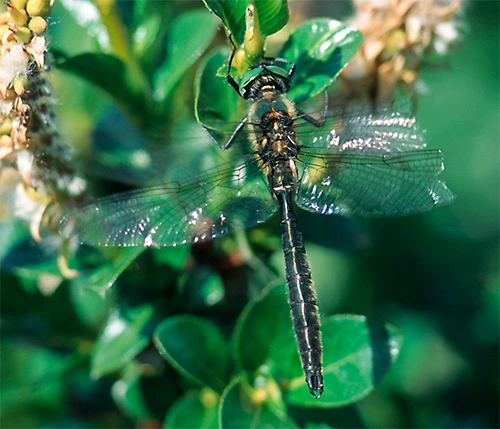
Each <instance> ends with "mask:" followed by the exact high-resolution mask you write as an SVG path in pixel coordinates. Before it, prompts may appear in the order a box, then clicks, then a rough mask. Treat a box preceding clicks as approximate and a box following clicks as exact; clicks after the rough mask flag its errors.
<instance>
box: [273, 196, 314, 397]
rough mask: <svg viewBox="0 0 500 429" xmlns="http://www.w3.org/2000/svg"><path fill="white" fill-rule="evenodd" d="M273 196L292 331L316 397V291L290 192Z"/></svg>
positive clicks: (307, 380)
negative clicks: (275, 201)
mask: <svg viewBox="0 0 500 429" xmlns="http://www.w3.org/2000/svg"><path fill="white" fill-rule="evenodd" d="M275 195H276V197H277V199H278V201H279V205H280V214H281V237H282V241H283V251H284V254H285V268H286V280H287V284H288V300H289V303H290V307H291V311H292V319H293V328H294V330H295V335H296V338H297V343H298V347H299V353H300V358H301V360H302V366H303V367H304V373H305V375H306V382H307V385H308V386H309V391H310V392H311V394H312V395H313V396H315V397H316V398H319V397H320V396H321V394H322V393H323V375H322V368H321V338H320V331H319V326H320V325H319V315H318V307H317V305H316V292H315V290H314V285H313V282H312V279H311V269H310V268H309V261H308V260H307V255H306V251H305V248H304V242H303V241H302V236H301V234H300V231H299V227H298V222H297V217H296V216H295V212H294V211H293V207H292V201H291V191H289V190H286V189H282V190H279V191H275Z"/></svg>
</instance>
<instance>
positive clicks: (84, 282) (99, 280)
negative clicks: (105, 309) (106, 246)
mask: <svg viewBox="0 0 500 429" xmlns="http://www.w3.org/2000/svg"><path fill="white" fill-rule="evenodd" d="M145 250H146V249H145V248H144V247H128V248H121V249H116V252H117V253H118V256H117V257H116V259H115V260H114V261H113V262H112V263H104V264H103V265H102V266H100V267H99V268H97V269H96V270H93V271H91V272H88V273H85V272H82V273H81V274H80V275H79V276H78V277H77V278H76V279H75V280H73V283H74V284H76V286H77V287H81V288H85V289H89V290H93V291H96V292H98V293H100V294H105V293H106V292H107V291H108V290H109V289H110V288H111V287H112V286H113V285H114V284H115V282H116V280H117V279H118V277H119V276H120V275H121V274H122V273H123V271H125V270H126V268H127V267H128V266H129V265H130V264H131V263H132V261H134V260H135V259H136V258H137V257H138V256H139V255H140V254H141V253H142V252H144V251H145Z"/></svg>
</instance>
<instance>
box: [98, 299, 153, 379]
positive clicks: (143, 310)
mask: <svg viewBox="0 0 500 429" xmlns="http://www.w3.org/2000/svg"><path fill="white" fill-rule="evenodd" d="M154 315H155V310H154V307H153V306H152V305H140V306H137V307H125V306H122V307H119V308H114V309H112V310H111V311H110V312H109V316H108V320H107V321H106V324H105V326H104V329H103V330H102V332H101V333H100V334H99V337H98V338H97V342H96V344H95V347H94V350H93V351H92V357H91V364H90V366H91V374H92V376H93V377H96V378H97V377H102V376H103V375H105V374H109V373H110V372H113V371H116V370H118V369H120V368H122V367H123V366H124V365H125V364H127V363H129V362H130V361H131V360H132V359H134V358H135V356H137V354H138V353H139V352H140V351H142V350H143V349H144V348H145V347H146V346H147V345H148V343H149V341H150V339H151V334H152V323H153V318H154Z"/></svg>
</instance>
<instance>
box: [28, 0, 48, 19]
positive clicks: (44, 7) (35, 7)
mask: <svg viewBox="0 0 500 429" xmlns="http://www.w3.org/2000/svg"><path fill="white" fill-rule="evenodd" d="M51 9H52V2H51V0H28V3H27V4H26V11H27V12H28V13H29V14H30V15H31V16H42V17H48V16H49V15H50V11H51Z"/></svg>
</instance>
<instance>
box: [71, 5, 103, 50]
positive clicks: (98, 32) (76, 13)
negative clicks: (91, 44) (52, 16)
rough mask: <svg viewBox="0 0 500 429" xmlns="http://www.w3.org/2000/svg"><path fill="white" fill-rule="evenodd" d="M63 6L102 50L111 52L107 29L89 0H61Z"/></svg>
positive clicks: (97, 10) (95, 7)
mask: <svg viewBox="0 0 500 429" xmlns="http://www.w3.org/2000/svg"><path fill="white" fill-rule="evenodd" d="M61 3H62V5H63V6H64V8H65V9H66V10H67V11H68V12H69V13H70V14H71V16H73V18H74V19H75V21H76V22H77V24H78V25H79V26H81V27H82V28H84V29H85V30H86V32H87V34H88V35H89V37H91V38H92V39H94V40H95V41H96V42H97V45H98V46H99V48H100V49H101V51H103V52H111V51H112V48H111V43H110V40H109V35H108V30H107V29H106V26H105V25H104V24H103V22H102V19H101V13H100V12H99V9H98V8H97V6H96V4H95V2H93V1H91V0H78V1H74V0H61Z"/></svg>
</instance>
